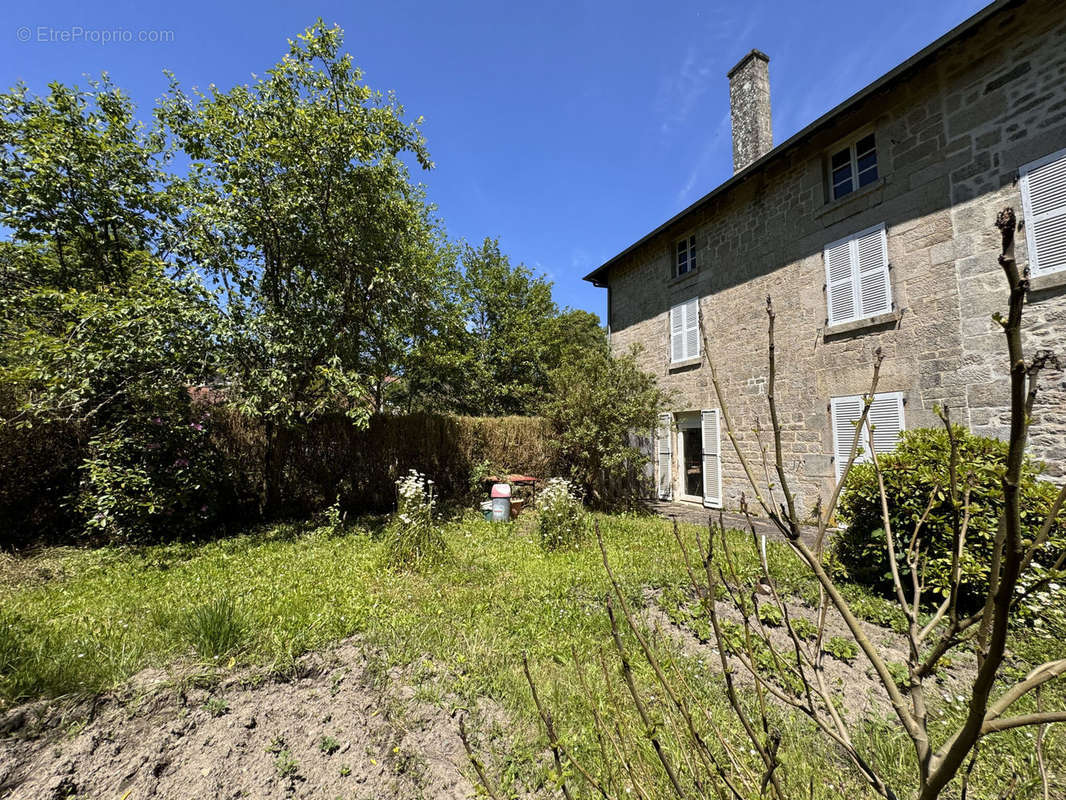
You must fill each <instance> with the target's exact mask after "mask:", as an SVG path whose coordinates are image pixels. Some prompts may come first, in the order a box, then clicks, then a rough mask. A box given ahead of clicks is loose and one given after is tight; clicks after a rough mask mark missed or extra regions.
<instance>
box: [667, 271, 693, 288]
mask: <svg viewBox="0 0 1066 800" xmlns="http://www.w3.org/2000/svg"><path fill="white" fill-rule="evenodd" d="M699 274H700V269H699V267H696V269H690V270H689V271H688V272H686V273H684V274H683V275H677V276H675V277H673V278H671V279H670V280H668V281H667V282H666V285H667V286H668V287H674V286H680V285H682V284H684V283H687V282H688V281H690V280H693V279H694V278H695V277H696V276H697V275H699Z"/></svg>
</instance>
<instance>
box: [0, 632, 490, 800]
mask: <svg viewBox="0 0 1066 800" xmlns="http://www.w3.org/2000/svg"><path fill="white" fill-rule="evenodd" d="M365 664H366V660H365V657H364V656H363V654H362V653H361V651H360V649H359V648H358V647H357V646H356V645H355V644H354V643H353V642H346V643H342V644H341V645H339V646H337V647H336V648H334V649H333V650H331V651H329V652H328V653H325V654H318V655H314V656H310V657H308V658H307V659H304V660H303V661H302V662H301V664H300V670H299V672H300V674H303V675H305V677H302V678H299V679H296V680H292V681H291V682H285V683H279V682H275V681H265V682H256V681H250V680H249V677H250V676H248V675H245V676H236V677H230V678H228V679H226V680H225V681H224V682H223V683H222V684H221V685H216V686H214V687H213V688H211V689H210V690H209V689H204V688H186V689H184V690H182V689H177V688H175V686H174V684H173V679H172V676H168V675H167V674H166V673H163V672H160V671H146V672H145V673H142V674H140V675H138V676H137V677H136V678H135V679H134V680H133V681H132V682H131V683H130V685H129V687H127V688H126V689H124V690H123V691H122V693H120V694H119V693H116V694H113V695H109V696H105V697H103V698H100V699H99V700H97V701H96V702H95V703H94V704H93V705H94V707H93V708H91V709H90V708H88V707H84V706H83V707H81V708H79V709H75V710H73V711H72V710H71V709H69V708H68V709H67V710H65V711H63V712H60V711H59V710H57V709H56V708H54V707H49V706H46V705H43V704H36V705H29V706H23V707H21V708H18V709H14V710H12V711H11V712H9V713H8V714H7V715H6V716H5V717H4V718H3V719H0V734H3V736H2V738H0V798H4V800H23V799H26V800H28V799H29V798H34V799H35V800H39V799H42V798H43V800H61V799H63V800H65V799H66V798H74V797H77V798H79V800H89V799H92V800H96V799H97V798H100V800H104V799H105V798H106V800H144V799H145V798H166V799H167V800H171V799H172V798H173V799H174V800H177V799H178V798H329V799H330V800H332V798H336V797H343V798H422V797H424V798H443V799H444V800H449V799H451V798H455V799H456V800H458V799H459V798H464V799H465V798H468V797H471V796H473V794H474V787H473V785H472V784H471V782H470V781H469V780H468V779H467V777H466V774H467V773H468V772H469V762H468V760H467V757H466V753H465V751H464V750H463V745H462V741H461V740H460V738H459V735H458V721H459V720H458V713H461V712H458V711H455V710H450V709H447V708H446V707H440V706H438V705H433V704H429V703H425V702H420V701H418V700H416V699H415V691H414V689H413V688H412V687H410V686H409V685H404V684H403V683H402V682H395V683H394V682H393V681H385V683H388V684H389V687H390V688H386V689H381V688H378V687H377V686H375V685H374V683H373V682H372V681H371V680H370V676H369V675H368V674H367V672H366V669H365ZM379 683H380V682H379ZM397 684H398V685H397ZM443 705H445V706H446V705H447V704H446V703H445V704H443ZM477 713H478V716H479V718H480V719H481V721H482V722H485V721H486V720H490V719H491V718H492V717H493V715H494V714H496V713H498V712H497V711H496V710H495V709H493V708H491V707H489V708H482V709H480V710H479V711H478V712H477ZM79 717H80V719H79ZM86 719H88V721H85V720H86Z"/></svg>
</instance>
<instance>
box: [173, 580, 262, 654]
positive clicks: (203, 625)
mask: <svg viewBox="0 0 1066 800" xmlns="http://www.w3.org/2000/svg"><path fill="white" fill-rule="evenodd" d="M180 627H181V632H182V633H183V634H184V635H185V637H186V638H187V639H188V641H189V643H190V644H191V645H192V646H193V648H194V649H195V650H196V653H197V655H199V656H200V657H201V658H216V659H217V658H219V657H221V656H224V655H229V654H230V653H232V652H234V651H235V650H237V648H239V647H240V646H241V644H242V643H243V642H244V640H245V638H246V634H247V626H246V624H245V622H244V618H243V615H242V613H241V610H240V607H239V606H238V605H237V603H236V601H235V600H234V599H233V598H232V597H230V596H229V595H220V596H218V597H216V598H215V599H213V600H210V601H208V602H206V603H202V604H200V605H198V606H194V607H193V608H191V609H189V610H188V611H187V612H185V614H184V616H183V617H182V620H181V626H180Z"/></svg>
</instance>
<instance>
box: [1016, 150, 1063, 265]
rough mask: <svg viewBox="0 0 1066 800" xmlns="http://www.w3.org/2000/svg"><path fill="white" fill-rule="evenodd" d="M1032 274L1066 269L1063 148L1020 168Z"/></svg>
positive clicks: (1026, 235) (1026, 236) (1026, 237)
mask: <svg viewBox="0 0 1066 800" xmlns="http://www.w3.org/2000/svg"><path fill="white" fill-rule="evenodd" d="M1020 173H1021V178H1022V180H1021V183H1022V212H1023V213H1024V215H1025V239H1026V243H1027V244H1028V245H1029V265H1030V270H1031V272H1032V274H1034V275H1041V274H1046V273H1048V272H1055V271H1057V270H1060V269H1066V150H1059V151H1058V152H1057V153H1052V154H1051V155H1049V156H1045V157H1044V158H1042V159H1040V160H1038V161H1034V162H1032V163H1031V164H1026V165H1025V166H1024V167H1022V168H1021V170H1020Z"/></svg>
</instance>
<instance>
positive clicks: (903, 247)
mask: <svg viewBox="0 0 1066 800" xmlns="http://www.w3.org/2000/svg"><path fill="white" fill-rule="evenodd" d="M1026 65H1027V66H1026ZM870 131H874V132H875V133H876V137H877V148H878V161H879V173H880V178H879V180H878V181H877V182H875V183H874V184H871V185H870V186H867V187H864V188H862V189H860V190H858V191H856V192H854V193H853V194H851V195H848V196H847V197H845V198H842V199H841V200H839V201H835V202H827V198H828V191H827V187H826V177H825V176H826V164H825V161H826V159H827V158H828V156H829V154H830V153H831V152H833V151H834V150H835V149H836V148H838V147H840V146H843V145H845V144H847V143H848V142H851V141H855V140H856V139H857V138H860V137H861V136H863V135H865V134H866V133H868V132H870ZM1063 147H1066V6H1063V5H1061V4H1059V3H1056V2H1052V0H1033V2H1029V3H1027V4H1024V5H1023V6H1022V7H1021V8H1019V9H1015V10H1008V11H1005V12H1001V13H1000V14H997V15H996V16H995V17H993V18H992V19H990V20H989V21H988V22H987V23H985V24H984V25H983V26H981V28H980V29H978V30H977V31H976V32H975V33H974V34H973V35H971V36H970V37H968V38H967V39H966V40H965V41H961V42H958V43H957V44H955V45H954V46H953V47H951V48H950V49H949V50H948V52H946V53H943V54H942V57H941V58H939V59H937V60H936V62H935V63H927V64H925V65H922V66H921V67H919V68H918V69H917V70H916V71H914V72H913V73H911V74H910V75H909V76H907V77H906V78H905V79H903V80H901V81H897V82H896V83H895V84H894V85H892V86H891V88H889V89H887V90H884V91H882V92H880V93H878V94H876V95H874V96H871V97H869V98H867V99H866V100H865V101H864V102H863V103H861V104H860V106H859V107H857V108H856V109H854V110H853V111H852V112H851V113H850V114H848V115H847V117H846V118H843V119H841V120H839V121H838V122H837V123H836V124H835V125H834V126H833V127H832V129H831V130H823V131H821V132H819V133H817V134H815V135H813V136H812V137H811V138H810V139H809V140H808V141H806V142H804V143H803V144H801V145H799V146H796V147H793V148H791V149H790V150H789V151H786V152H785V153H782V154H781V155H779V156H778V157H777V158H776V159H774V160H773V161H772V162H771V163H770V164H769V165H767V167H766V168H764V169H761V170H759V171H758V172H757V173H756V174H753V175H751V176H750V177H749V178H748V179H747V180H745V181H743V182H742V183H740V184H739V185H737V186H735V187H733V188H732V189H731V190H729V191H727V192H724V193H723V194H722V195H719V196H718V197H716V198H712V199H711V200H710V201H709V202H708V203H706V204H705V205H704V206H703V207H700V208H698V209H696V210H694V211H693V212H692V213H691V214H690V215H689V216H688V218H687V219H685V220H683V221H681V222H679V223H678V224H677V225H675V226H674V228H673V229H672V230H669V231H666V232H665V233H664V234H662V235H660V236H659V237H657V238H655V239H653V240H651V241H649V242H647V243H646V244H645V245H644V246H643V247H641V248H640V249H639V250H637V251H635V252H634V253H633V254H631V256H629V257H628V259H627V260H626V261H624V262H622V263H620V264H619V265H616V266H614V267H612V268H611V271H610V273H609V275H608V282H609V285H610V287H611V319H610V324H611V331H612V347H614V348H615V349H616V350H626V349H628V348H629V347H630V346H631V345H634V344H639V345H641V346H642V348H643V350H642V354H641V356H640V358H641V364H642V366H643V368H644V369H646V370H648V371H650V372H652V373H653V374H655V375H656V376H657V377H658V378H659V380H660V382H661V383H662V385H663V386H664V387H665V388H667V389H668V390H670V391H672V392H673V394H674V398H673V402H672V407H673V409H674V410H676V411H685V410H697V409H701V408H717V407H719V405H720V404H719V402H718V400H717V399H716V397H715V392H714V389H713V386H712V384H711V380H710V370H709V368H708V366H707V363H706V360H703V361H701V362H700V363H696V364H691V365H683V366H676V365H675V366H674V367H671V365H670V363H669V333H668V324H669V323H668V318H669V309H670V307H671V306H672V305H674V304H676V303H678V302H682V301H684V300H687V299H690V298H692V297H693V296H696V295H698V296H699V297H700V309H701V317H702V319H703V321H704V327H705V332H706V335H707V339H708V354H709V357H710V360H711V361H712V362H713V363H714V364H715V366H716V368H717V371H718V374H719V379H720V382H721V384H722V386H723V392H724V396H725V400H726V409H727V411H728V413H729V415H730V417H731V419H732V422H733V427H734V429H735V432H736V436H737V440H738V446H739V447H740V448H741V450H742V451H743V452H745V453H746V454H747V455H748V456H749V457H751V458H753V459H754V462H755V463H756V464H758V462H759V453H760V449H761V447H767V448H769V447H770V445H771V440H770V436H769V433H768V431H767V430H766V429H767V428H768V426H769V415H768V412H767V407H766V377H767V348H766V327H767V320H766V312H765V302H766V297H767V295H769V296H772V297H773V299H774V305H775V308H776V311H777V323H776V331H777V335H776V343H777V353H778V377H777V389H776V395H777V400H778V408H779V411H780V417H781V423H782V426H783V438H784V446H785V462H786V469H787V470H788V472H789V474H790V475H792V476H793V479H794V483H795V488H796V489H797V490H798V499H799V503H800V507H801V510H802V511H804V512H807V511H810V510H811V509H813V508H814V507H815V506H816V504H818V503H820V502H825V500H827V499H828V495H829V493H830V491H831V487H832V483H833V476H834V465H833V462H832V456H831V453H832V428H831V423H830V417H829V410H828V404H829V399H830V397H833V396H839V395H851V394H861V393H862V392H864V391H866V390H867V389H868V388H869V382H870V376H871V371H872V363H873V360H874V351H875V350H876V348H878V347H880V348H881V349H882V352H883V353H884V356H885V361H884V364H883V367H882V370H881V381H880V385H879V387H878V391H879V392H880V391H886V392H887V391H902V392H903V394H904V398H905V402H906V406H905V417H906V426H907V427H908V428H915V427H923V426H929V425H933V424H937V420H936V418H935V415H934V413H933V408H934V406H935V405H945V404H946V405H949V406H951V407H952V408H953V409H954V415H955V417H956V418H957V419H960V420H963V419H964V420H965V421H967V422H968V423H969V424H970V425H971V426H972V427H973V428H974V429H975V430H976V431H978V432H982V433H994V434H1001V433H1002V432H1003V424H1004V413H1005V410H1006V402H1005V397H1006V392H1005V386H1006V384H1005V383H1004V382H1003V376H1004V375H1005V373H1006V368H1007V366H1006V356H1005V347H1004V342H1003V337H1002V333H999V332H998V331H997V330H996V329H995V327H994V325H993V323H992V322H991V313H992V312H993V311H994V310H997V309H1002V308H1004V307H1005V298H1006V295H1005V281H1004V279H1003V277H1002V273H1001V270H1000V268H999V266H998V264H997V263H996V254H997V253H998V234H997V232H996V230H995V228H994V227H993V226H992V222H993V220H994V218H995V214H996V212H997V211H998V210H999V209H1000V208H1002V207H1003V206H1004V205H1012V206H1014V208H1015V209H1016V211H1017V212H1018V214H1019V216H1021V198H1020V194H1019V191H1018V188H1017V185H1016V178H1017V170H1018V167H1019V166H1021V165H1022V164H1025V163H1027V162H1028V161H1031V160H1033V159H1035V158H1038V157H1040V156H1043V155H1045V154H1047V153H1050V152H1054V151H1055V150H1058V149H1061V148H1063ZM881 222H884V223H885V225H886V228H887V232H888V249H889V261H890V263H891V271H890V272H891V282H892V292H893V301H894V314H893V315H892V317H891V318H890V319H888V320H883V321H880V322H879V323H878V324H876V325H871V326H868V327H864V328H859V329H857V330H828V329H827V324H826V320H827V311H826V298H825V291H824V286H825V268H824V264H823V256H822V251H823V248H824V246H825V245H826V244H827V243H829V242H832V241H835V240H837V239H840V238H842V237H844V236H847V235H849V234H852V233H855V232H857V231H860V230H863V229H864V228H868V227H871V226H873V225H877V224H879V223H881ZM691 234H695V235H696V237H697V256H696V258H697V270H696V272H694V273H692V274H689V275H685V276H682V277H681V278H680V279H672V278H671V261H670V259H671V255H672V249H673V242H674V241H676V240H677V239H679V238H680V237H682V236H688V235H691ZM1019 245H1020V246H1019V258H1020V259H1024V258H1025V257H1026V253H1025V248H1024V235H1023V234H1019ZM1023 263H1024V262H1023ZM1026 313H1027V319H1028V322H1027V326H1028V327H1029V342H1030V347H1031V348H1035V347H1036V346H1038V345H1039V346H1048V345H1057V347H1058V349H1059V350H1060V351H1064V350H1066V348H1064V347H1063V345H1062V339H1063V338H1064V334H1066V286H1062V287H1054V286H1051V287H1048V288H1045V289H1041V291H1040V292H1033V295H1032V297H1031V299H1030V304H1029V306H1028V307H1027V312H1026ZM838 327H839V326H838ZM1063 356H1064V357H1066V352H1063ZM1046 386H1047V391H1046V393H1045V395H1044V397H1043V411H1042V412H1041V413H1040V414H1039V415H1038V417H1037V420H1036V425H1035V427H1034V432H1033V441H1032V444H1033V451H1034V453H1035V454H1036V455H1037V456H1039V457H1041V458H1044V459H1046V460H1047V461H1048V462H1049V466H1048V471H1049V472H1050V473H1052V474H1057V475H1062V474H1063V469H1062V461H1063V460H1064V456H1066V385H1064V382H1063V375H1062V373H1061V372H1056V373H1054V374H1049V375H1048V376H1047V378H1046ZM757 428H762V432H761V434H760V433H758V432H757V430H756V429H757ZM722 454H723V456H722V466H723V473H724V477H723V489H724V495H725V505H726V506H727V507H735V506H736V505H737V502H738V500H739V497H740V494H741V492H745V491H746V492H747V494H748V495H749V496H750V494H751V492H750V489H749V488H748V486H747V482H746V479H745V478H744V475H743V472H742V470H741V468H740V464H739V461H738V459H737V458H736V455H735V452H734V451H733V448H732V446H731V445H730V444H729V442H728V440H727V439H726V436H725V434H724V432H723V437H722ZM759 472H761V468H760V469H759ZM674 474H675V475H676V474H677V471H676V469H675V472H674Z"/></svg>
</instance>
